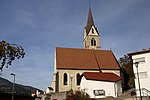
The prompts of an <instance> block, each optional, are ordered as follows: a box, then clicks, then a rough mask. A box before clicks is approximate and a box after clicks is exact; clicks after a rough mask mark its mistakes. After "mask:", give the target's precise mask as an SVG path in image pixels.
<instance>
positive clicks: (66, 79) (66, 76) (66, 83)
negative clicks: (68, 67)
mask: <svg viewBox="0 0 150 100" xmlns="http://www.w3.org/2000/svg"><path fill="white" fill-rule="evenodd" d="M64 85H68V75H67V74H66V73H64Z"/></svg>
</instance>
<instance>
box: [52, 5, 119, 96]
mask: <svg viewBox="0 0 150 100" xmlns="http://www.w3.org/2000/svg"><path fill="white" fill-rule="evenodd" d="M83 44H84V48H61V47H56V49H55V58H54V74H53V75H54V79H53V82H52V87H53V89H54V92H64V91H69V90H73V91H79V90H81V89H83V90H84V89H85V87H84V86H85V85H83V84H87V83H85V82H86V81H84V80H83V78H86V79H87V80H91V81H92V82H93V83H92V84H94V83H95V81H96V82H97V81H102V82H104V83H103V84H106V82H114V83H116V82H118V81H121V77H120V66H119V64H118V62H117V60H116V58H115V55H114V54H113V52H112V51H111V50H102V49H101V45H100V33H99V32H98V29H97V28H96V26H95V24H94V20H93V17H92V11H91V8H90V6H89V12H88V19H87V24H86V26H85V29H84V37H83ZM82 81H83V82H82ZM81 83H82V85H81ZM82 86H83V87H82ZM101 86H102V85H101ZM119 86H120V88H121V82H120V83H119ZM88 87H90V86H88ZM91 88H92V87H91ZM97 88H100V87H97ZM106 88H107V86H106ZM113 88H114V85H113ZM103 90H105V89H103ZM94 91H95V90H94ZM114 91H117V90H114ZM105 92H107V91H105ZM89 95H90V94H89ZM104 95H106V94H104Z"/></svg>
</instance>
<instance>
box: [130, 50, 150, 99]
mask: <svg viewBox="0 0 150 100" xmlns="http://www.w3.org/2000/svg"><path fill="white" fill-rule="evenodd" d="M128 55H129V56H130V57H131V58H132V60H133V71H134V74H135V88H136V90H139V84H138V78H137V68H136V66H135V64H134V63H135V62H138V73H139V80H140V88H141V95H142V96H143V95H144V96H147V95H149V96H150V49H148V50H145V49H144V50H142V51H137V52H132V53H129V54H128ZM137 96H139V91H137Z"/></svg>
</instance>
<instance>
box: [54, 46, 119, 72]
mask: <svg viewBox="0 0 150 100" xmlns="http://www.w3.org/2000/svg"><path fill="white" fill-rule="evenodd" d="M56 68H57V69H87V70H99V69H115V70H119V69H120V67H119V64H118V62H117V60H116V58H115V56H114V55H113V53H112V51H110V50H91V49H75V48H56Z"/></svg>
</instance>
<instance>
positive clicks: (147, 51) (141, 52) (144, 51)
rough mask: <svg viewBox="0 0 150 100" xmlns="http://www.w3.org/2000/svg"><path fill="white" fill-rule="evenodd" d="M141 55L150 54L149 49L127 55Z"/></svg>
mask: <svg viewBox="0 0 150 100" xmlns="http://www.w3.org/2000/svg"><path fill="white" fill-rule="evenodd" d="M143 53H150V48H149V49H143V50H140V51H135V52H131V53H128V55H129V56H132V55H138V54H143Z"/></svg>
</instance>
